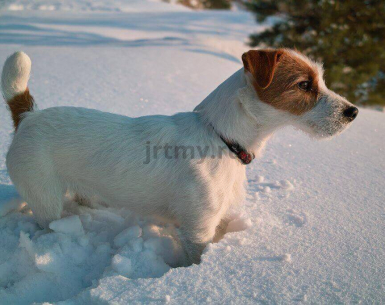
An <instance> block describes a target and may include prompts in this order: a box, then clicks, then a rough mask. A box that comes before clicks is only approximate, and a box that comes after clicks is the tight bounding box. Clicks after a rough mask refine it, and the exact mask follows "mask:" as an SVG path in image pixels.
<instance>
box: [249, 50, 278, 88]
mask: <svg viewBox="0 0 385 305" xmlns="http://www.w3.org/2000/svg"><path fill="white" fill-rule="evenodd" d="M282 54H283V50H250V51H248V52H246V53H244V54H243V55H242V61H243V66H244V68H245V70H247V71H248V72H250V73H251V74H252V75H253V76H254V78H255V81H256V83H257V85H258V87H260V88H261V89H266V88H267V87H269V85H270V84H271V81H272V80H273V76H274V71H275V68H276V66H277V63H278V61H279V58H280V57H281V55H282Z"/></svg>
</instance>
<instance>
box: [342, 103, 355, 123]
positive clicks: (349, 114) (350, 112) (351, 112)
mask: <svg viewBox="0 0 385 305" xmlns="http://www.w3.org/2000/svg"><path fill="white" fill-rule="evenodd" d="M357 114H358V109H357V108H356V107H353V106H352V107H349V108H346V109H345V110H344V116H345V117H346V118H347V119H349V120H350V121H353V120H354V119H355V118H356V117H357Z"/></svg>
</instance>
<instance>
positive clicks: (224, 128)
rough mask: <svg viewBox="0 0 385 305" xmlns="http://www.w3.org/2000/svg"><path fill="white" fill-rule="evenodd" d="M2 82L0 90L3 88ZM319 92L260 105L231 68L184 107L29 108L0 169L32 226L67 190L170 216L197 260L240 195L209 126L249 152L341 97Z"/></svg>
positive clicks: (321, 117) (234, 163) (46, 217)
mask: <svg viewBox="0 0 385 305" xmlns="http://www.w3.org/2000/svg"><path fill="white" fill-rule="evenodd" d="M13 62H17V63H18V61H13ZM7 63H8V62H7ZM7 63H6V65H7ZM24 63H25V67H24V66H23V65H21V66H20V65H19V66H18V68H17V69H18V70H20V71H24V70H27V69H29V67H30V62H28V61H26V60H25V61H24ZM7 69H8V70H9V69H10V70H12V67H9V66H7ZM7 84H9V82H6V83H5V92H11V91H9V90H8V89H9V88H8V87H7V86H8V85H7ZM24 86H25V85H24ZM18 88H19V87H18ZM325 88H326V87H325ZM12 90H13V91H12V92H14V89H12ZM7 94H8V93H7ZM328 94H329V95H328ZM326 95H327V96H328V98H325V100H324V101H323V102H322V105H320V106H317V107H315V109H314V110H312V111H310V112H309V113H308V114H305V115H304V116H303V117H299V116H294V115H291V114H289V113H286V112H284V111H280V110H276V109H275V108H273V107H271V106H269V105H268V104H265V103H263V102H261V101H260V100H259V99H258V97H257V95H256V92H255V90H254V89H253V86H252V85H251V83H250V75H248V74H245V73H244V70H243V69H240V70H239V71H237V72H236V73H235V74H234V75H232V76H231V77H230V78H229V79H227V80H226V81H225V82H223V83H222V84H221V85H220V86H219V87H218V88H217V89H216V90H214V91H213V92H212V93H211V94H210V95H209V96H208V97H207V98H206V99H205V100H204V101H203V102H202V103H201V104H200V105H198V106H197V107H196V109H195V110H194V112H187V113H178V114H175V115H173V116H145V117H139V118H129V117H125V116H120V115H116V114H111V113H105V112H100V111H97V110H90V109H84V108H74V107H57V108H49V109H45V110H42V111H35V112H31V113H27V114H26V116H25V118H24V119H23V121H22V123H21V124H20V126H19V128H18V130H17V132H16V134H15V137H14V139H13V142H12V144H11V147H10V149H9V152H8V154H7V161H6V162H7V167H8V171H9V175H10V177H11V179H12V181H13V182H14V184H15V186H16V188H17V190H18V191H19V193H20V194H21V196H22V197H23V198H24V199H25V200H26V201H27V202H28V205H29V206H30V207H31V209H32V211H33V213H34V216H35V218H36V220H37V221H38V223H39V224H41V225H42V226H45V227H47V226H48V224H49V223H50V222H51V221H53V220H55V219H58V218H60V216H61V212H62V204H63V196H64V194H65V193H66V191H67V190H71V191H73V192H76V193H78V194H80V195H81V196H85V197H88V198H89V197H91V196H95V195H96V196H97V197H98V198H100V200H102V201H104V202H105V203H107V204H108V205H114V206H121V207H128V208H129V209H131V210H132V211H135V212H137V213H141V214H153V215H158V216H162V217H166V218H168V219H170V220H172V221H175V222H176V223H178V224H179V225H180V232H181V239H182V243H183V246H184V249H185V252H186V254H187V261H186V264H189V263H192V262H198V261H199V256H200V253H201V251H202V249H203V247H204V246H205V244H206V243H207V242H210V241H211V240H212V239H213V237H214V235H215V230H216V227H217V226H218V224H219V223H220V221H221V220H225V219H226V212H227V211H228V209H229V207H230V206H231V205H234V204H237V203H240V202H242V201H243V197H244V183H245V180H246V173H245V170H246V167H245V166H244V165H242V164H241V163H240V162H239V160H238V159H236V158H234V155H233V154H232V153H231V152H230V151H229V150H228V149H227V148H226V147H225V146H224V144H223V142H222V141H221V139H220V137H219V136H218V133H219V134H221V135H222V136H225V137H226V138H228V139H231V140H234V141H237V142H238V143H239V144H241V145H242V146H244V147H245V148H246V149H248V150H249V151H253V152H256V153H258V152H259V151H260V150H261V149H262V148H263V146H264V145H265V142H266V140H267V139H268V138H269V137H270V135H271V134H272V133H273V132H274V131H275V130H277V129H278V128H280V127H282V126H286V125H296V126H299V127H300V128H303V129H304V130H307V131H308V132H310V133H313V132H315V131H314V130H315V128H318V129H319V130H321V129H322V128H324V127H325V126H326V125H328V124H331V123H330V122H331V121H330V120H329V121H328V118H329V117H330V114H329V112H328V111H329V110H328V109H329V108H330V107H331V106H327V105H329V104H330V105H339V104H341V103H345V101H344V100H342V98H340V97H338V96H336V95H332V94H331V93H330V92H328V91H327V89H325V96H326ZM323 104H325V105H326V106H325V105H323ZM328 107H329V108H328ZM325 109H326V110H325ZM335 117H336V118H335V120H337V116H335ZM333 118H334V117H333ZM309 122H311V123H309ZM333 122H334V121H333ZM317 124H318V125H317ZM333 124H334V123H333ZM345 125H346V124H345ZM314 126H316V127H314ZM212 127H214V129H215V131H214V130H213V128H212ZM345 127H346V126H345ZM324 129H325V130H326V129H327V128H326V127H325V128H324ZM148 142H150V143H151V145H152V146H153V145H159V146H163V147H164V145H166V144H167V145H169V146H172V147H175V146H181V145H184V146H186V147H187V146H193V147H198V146H199V147H201V149H205V148H207V157H206V158H201V157H200V156H199V155H198V154H197V150H195V155H194V156H192V154H191V153H188V154H187V155H186V158H183V157H182V158H175V156H174V157H173V158H168V157H166V156H165V154H164V153H163V152H162V153H160V154H159V156H158V158H157V159H152V160H151V161H150V162H149V163H148V164H145V163H146V149H147V147H148V146H149V145H148ZM220 147H222V148H223V147H225V148H224V149H223V150H221V149H220ZM211 156H213V157H211Z"/></svg>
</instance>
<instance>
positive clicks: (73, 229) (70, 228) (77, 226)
mask: <svg viewBox="0 0 385 305" xmlns="http://www.w3.org/2000/svg"><path fill="white" fill-rule="evenodd" d="M49 228H50V229H51V230H53V231H55V232H57V233H64V234H70V235H84V230H83V225H82V223H81V221H80V218H79V216H78V215H74V216H70V217H66V218H62V219H59V220H55V221H52V222H51V223H50V224H49Z"/></svg>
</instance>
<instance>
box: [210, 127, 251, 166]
mask: <svg viewBox="0 0 385 305" xmlns="http://www.w3.org/2000/svg"><path fill="white" fill-rule="evenodd" d="M210 126H211V127H212V128H213V130H214V132H215V133H216V134H217V135H218V136H219V137H220V138H221V140H222V141H223V143H225V144H226V146H227V147H228V148H229V150H230V151H231V152H232V153H234V154H235V155H236V156H237V157H238V159H239V160H240V161H241V163H242V164H244V165H247V164H250V163H251V161H253V160H254V158H255V155H254V154H253V153H249V152H248V151H247V150H246V149H245V148H243V147H242V146H241V145H239V144H238V143H237V142H234V141H230V140H227V139H226V138H224V137H223V136H221V135H220V134H219V133H218V132H217V131H216V130H215V128H214V126H213V125H211V124H210Z"/></svg>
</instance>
